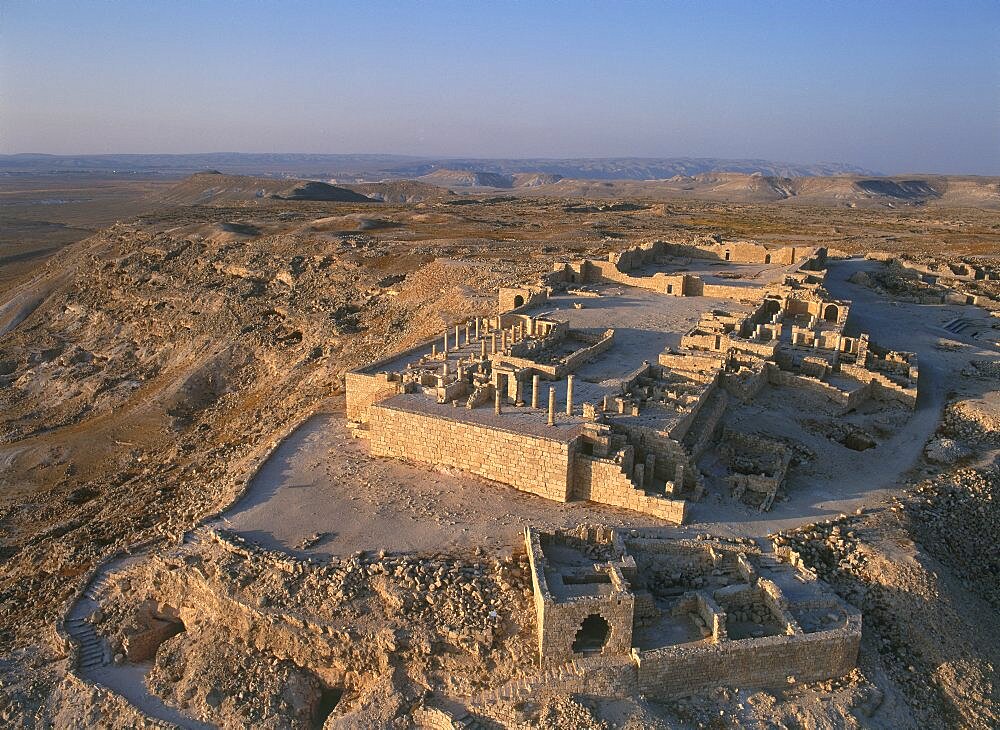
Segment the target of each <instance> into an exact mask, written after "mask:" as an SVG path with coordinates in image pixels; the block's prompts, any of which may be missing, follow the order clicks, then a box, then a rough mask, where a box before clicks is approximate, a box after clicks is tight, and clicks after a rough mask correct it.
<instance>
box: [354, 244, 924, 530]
mask: <svg viewBox="0 0 1000 730" xmlns="http://www.w3.org/2000/svg"><path fill="white" fill-rule="evenodd" d="M825 261H826V251H825V249H822V248H800V247H778V248H775V247H767V246H763V245H761V244H757V243H746V242H744V243H729V244H724V243H720V244H710V245H707V246H689V245H679V244H668V243H663V242H656V243H652V244H648V245H644V246H639V247H636V248H632V249H628V250H626V251H624V252H621V253H617V254H611V255H610V256H609V257H608V259H607V260H605V261H595V260H583V261H577V262H572V263H559V264H556V265H555V266H554V267H553V270H552V271H551V272H550V273H549V274H548V275H546V276H545V277H544V278H543V279H542V280H541V281H539V282H537V283H536V284H534V285H531V286H521V287H511V288H504V289H501V290H500V293H499V308H498V313H497V314H495V315H493V316H490V317H477V318H474V319H472V320H469V321H465V322H459V323H458V324H455V325H453V326H450V327H448V328H447V329H446V330H445V331H444V332H443V333H442V334H441V336H440V338H439V339H437V340H436V341H434V342H427V343H423V344H421V345H419V346H417V347H415V348H412V349H411V350H409V351H407V352H403V353H400V354H398V355H395V356H393V357H392V358H389V359H387V360H383V361H380V362H376V363H373V364H371V365H369V366H367V367H364V368H360V369H358V370H355V371H353V372H351V373H349V374H348V375H347V378H346V386H347V416H348V418H349V419H350V420H351V421H353V422H354V423H355V424H356V426H357V427H358V428H359V432H360V433H361V434H362V435H364V436H365V437H366V438H367V439H368V442H369V444H370V448H371V451H372V453H373V454H375V455H380V456H390V457H396V458H406V459H413V460H416V461H421V462H425V463H429V464H435V465H445V466H450V467H457V468H459V469H463V470H465V471H468V472H471V473H473V474H477V475H479V476H481V477H485V478H487V479H491V480H494V481H497V482H502V483H504V484H509V485H511V486H513V487H516V488H518V489H521V490H524V491H526V492H531V493H532V494H536V495H539V496H542V497H545V498H547V499H553V500H557V501H561V502H565V501H569V500H576V499H583V500H590V501H593V502H599V503H603V504H609V505H614V506H616V507H621V508H626V509H630V510H635V511H638V512H643V513H646V514H649V515H654V516H656V517H659V518H661V519H663V520H667V521H670V522H674V523H682V522H684V520H685V517H686V515H687V511H688V506H689V503H690V502H691V501H696V500H698V499H699V498H700V497H701V496H702V494H703V492H704V489H705V487H704V484H703V482H702V478H701V476H700V473H699V471H698V468H697V463H698V460H699V459H700V458H701V456H702V454H704V453H705V452H706V450H707V449H709V448H718V449H719V453H720V455H721V456H722V457H723V458H724V459H725V460H726V461H727V463H728V464H729V465H730V466H731V467H732V474H731V476H730V477H729V479H728V482H729V484H730V487H731V489H732V491H733V494H735V495H736V496H738V497H741V498H746V501H749V502H751V503H753V504H756V505H758V506H759V507H760V508H761V509H767V508H769V507H770V505H771V503H772V501H773V500H774V498H775V495H776V494H777V492H778V490H779V489H780V488H781V485H782V484H783V482H784V479H785V474H786V472H787V469H788V466H789V461H790V456H789V453H788V449H787V447H785V446H784V445H782V444H781V443H778V442H775V441H771V440H768V439H767V438H764V437H762V436H759V435H754V434H739V433H734V432H731V431H728V430H725V429H723V428H721V425H720V423H721V418H722V415H723V414H724V413H725V411H726V408H727V405H728V404H730V403H731V402H733V400H732V399H736V400H738V401H742V402H748V401H751V400H752V399H753V398H754V396H755V395H756V394H757V393H758V392H759V391H760V390H761V389H762V388H763V387H765V386H766V385H768V384H771V385H779V386H782V387H791V388H800V389H804V390H808V391H811V392H814V393H820V394H822V395H823V396H825V397H826V398H828V399H829V400H830V401H832V402H834V403H836V404H837V405H838V406H839V407H842V408H843V410H844V411H847V410H850V409H852V408H856V407H857V406H858V405H860V404H861V403H863V402H865V401H868V400H875V401H894V402H898V403H902V404H904V405H905V406H908V407H911V408H912V407H914V405H915V403H916V398H917V375H918V368H917V361H916V356H915V355H914V354H913V353H906V352H893V351H885V350H881V349H879V348H878V347H876V346H875V345H874V344H873V343H871V342H870V341H869V338H868V336H867V335H865V334H863V333H861V334H856V335H855V336H847V335H846V334H845V332H844V327H845V324H846V323H847V321H848V317H849V315H850V309H851V303H850V302H847V301H838V300H834V299H831V298H830V297H829V295H828V294H827V293H826V291H825V290H824V288H823V280H824V275H825V271H824V269H825Z"/></svg>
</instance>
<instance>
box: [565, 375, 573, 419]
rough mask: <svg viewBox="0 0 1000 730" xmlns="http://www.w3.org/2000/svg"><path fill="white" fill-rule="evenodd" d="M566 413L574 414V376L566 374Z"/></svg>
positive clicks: (568, 414)
mask: <svg viewBox="0 0 1000 730" xmlns="http://www.w3.org/2000/svg"><path fill="white" fill-rule="evenodd" d="M566 415H567V416H572V415H573V376H572V375H567V376H566Z"/></svg>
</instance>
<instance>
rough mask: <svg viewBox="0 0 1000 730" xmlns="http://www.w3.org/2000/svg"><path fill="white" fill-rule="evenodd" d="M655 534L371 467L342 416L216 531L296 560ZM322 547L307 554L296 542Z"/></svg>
mask: <svg viewBox="0 0 1000 730" xmlns="http://www.w3.org/2000/svg"><path fill="white" fill-rule="evenodd" d="M588 521H590V522H608V523H611V524H617V525H630V526H636V527H640V526H648V527H654V526H657V525H660V524H662V523H660V522H659V521H658V520H656V519H654V518H651V517H644V516H642V515H636V514H634V513H631V512H627V511H624V510H609V509H608V508H606V507H603V506H600V505H594V504H589V503H586V502H572V503H568V504H560V503H558V502H552V501H549V500H546V499H542V498H541V497H535V496H533V495H530V494H527V493H525V492H520V491H518V490H516V489H514V488H513V487H508V486H505V485H502V484H496V483H493V482H487V481H485V480H483V479H479V478H477V477H474V476H472V475H469V474H463V473H462V472H459V471H457V470H455V471H439V470H435V469H434V468H433V467H429V466H425V465H422V464H409V463H406V462H402V461H397V460H395V459H381V458H373V457H371V456H369V455H368V454H367V451H366V445H365V443H364V441H363V440H361V439H358V438H355V437H353V436H352V434H351V432H350V431H349V429H347V427H346V422H345V420H344V416H343V414H342V413H336V414H324V415H319V416H316V417H314V418H313V419H311V420H310V421H308V422H307V423H306V424H305V425H303V426H302V427H301V428H300V429H299V430H298V431H296V432H295V433H294V434H293V435H292V436H291V437H290V438H289V439H287V440H286V441H285V443H284V444H282V446H281V447H279V449H278V450H277V451H276V452H275V454H274V455H273V456H272V457H271V459H270V460H269V461H268V462H267V463H266V464H265V465H264V467H263V468H262V469H261V471H260V472H259V473H258V474H257V476H256V477H255V478H254V480H253V482H252V483H251V485H250V489H249V491H248V493H247V494H246V495H245V496H244V498H243V499H241V500H240V501H239V502H237V503H236V504H235V505H234V506H233V507H232V509H230V510H229V511H228V512H226V514H225V515H224V517H223V519H222V520H221V521H220V524H221V525H222V526H224V527H228V528H230V529H235V530H238V531H239V532H241V533H242V534H243V535H244V536H246V537H247V538H248V539H250V540H253V541H254V542H257V543H259V544H262V545H264V546H267V547H272V548H280V549H283V550H288V551H290V552H292V553H295V554H300V555H301V554H314V555H344V554H350V553H352V552H354V551H357V550H368V551H378V550H386V551H387V552H408V551H416V552H421V553H438V552H441V553H445V552H448V553H453V552H461V551H468V550H473V549H475V548H483V549H486V550H489V551H500V552H505V551H508V550H510V549H511V548H512V547H514V546H516V545H518V544H519V543H520V542H521V540H522V538H521V535H522V531H523V529H524V528H525V527H527V526H528V525H542V526H546V527H572V526H574V525H577V524H579V523H581V522H588ZM316 533H320V534H322V535H323V538H322V539H321V540H320V541H319V542H318V543H317V544H316V545H314V546H312V547H311V548H310V549H308V550H302V549H299V546H300V545H301V543H302V540H303V539H305V538H307V537H309V536H311V535H314V534H316Z"/></svg>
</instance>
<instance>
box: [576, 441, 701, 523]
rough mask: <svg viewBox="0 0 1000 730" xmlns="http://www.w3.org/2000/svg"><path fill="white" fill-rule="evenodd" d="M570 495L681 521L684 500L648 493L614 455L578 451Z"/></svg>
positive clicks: (675, 521)
mask: <svg viewBox="0 0 1000 730" xmlns="http://www.w3.org/2000/svg"><path fill="white" fill-rule="evenodd" d="M573 496H574V497H575V498H577V499H586V500H590V501H591V502H600V503H601V504H610V505H612V506H614V507H621V508H623V509H630V510H634V511H636V512H642V513H644V514H648V515H653V516H655V517H659V518H660V519H663V520H667V521H669V522H674V523H676V524H682V523H683V522H684V519H685V517H686V510H687V502H685V501H684V500H680V499H667V498H665V497H657V496H651V495H647V494H646V493H645V492H644V491H643V490H642V489H641V488H640V487H639V486H637V485H636V484H635V483H633V481H632V480H631V479H630V478H629V477H628V475H626V474H625V473H624V472H623V471H622V465H621V464H620V463H618V462H616V461H615V460H614V459H601V458H598V457H595V456H590V455H588V454H577V455H576V457H575V459H574V464H573Z"/></svg>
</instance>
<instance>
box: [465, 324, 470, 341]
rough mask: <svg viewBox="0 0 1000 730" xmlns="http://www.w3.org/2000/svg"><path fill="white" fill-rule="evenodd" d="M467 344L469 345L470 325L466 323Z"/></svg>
mask: <svg viewBox="0 0 1000 730" xmlns="http://www.w3.org/2000/svg"><path fill="white" fill-rule="evenodd" d="M465 344H466V345H468V344H469V323H468V322H466V323H465Z"/></svg>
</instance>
